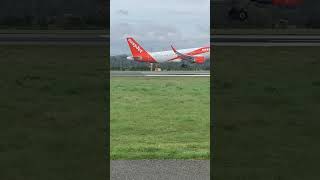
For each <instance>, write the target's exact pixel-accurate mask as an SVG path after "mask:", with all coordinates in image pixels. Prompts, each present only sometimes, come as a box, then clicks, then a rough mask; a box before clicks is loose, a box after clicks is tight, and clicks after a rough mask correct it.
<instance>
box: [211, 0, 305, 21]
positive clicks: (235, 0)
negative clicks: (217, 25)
mask: <svg viewBox="0 0 320 180" xmlns="http://www.w3.org/2000/svg"><path fill="white" fill-rule="evenodd" d="M223 1H224V0H219V1H218V0H217V2H223ZM226 1H227V0H226ZM213 2H214V1H213ZM227 2H229V3H231V4H232V7H231V9H230V10H229V17H230V18H231V19H235V20H240V21H245V20H246V19H247V18H248V11H247V9H248V6H249V5H250V4H252V3H253V4H254V5H255V6H257V7H265V6H268V5H269V6H274V7H284V8H296V7H298V6H300V5H302V4H303V0H248V1H247V2H246V3H245V4H244V3H241V2H240V0H229V1H227ZM242 2H243V1H242Z"/></svg>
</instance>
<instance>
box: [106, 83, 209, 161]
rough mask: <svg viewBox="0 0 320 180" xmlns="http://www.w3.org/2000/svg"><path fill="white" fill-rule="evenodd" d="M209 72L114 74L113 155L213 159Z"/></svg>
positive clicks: (123, 156) (120, 157)
mask: <svg viewBox="0 0 320 180" xmlns="http://www.w3.org/2000/svg"><path fill="white" fill-rule="evenodd" d="M209 87H210V82H209V78H201V77H200V78H188V77H187V78H184V77H180V78H179V77H178V78H145V77H138V78H137V77H133V78H124V77H118V78H116V77H113V78H112V79H111V95H110V98H111V124H110V127H111V159H209V154H210V153H209V150H210V149H209V136H210V131H209V129H210V127H209V125H210V117H209V113H210V111H209V110H210V92H209V90H210V88H209Z"/></svg>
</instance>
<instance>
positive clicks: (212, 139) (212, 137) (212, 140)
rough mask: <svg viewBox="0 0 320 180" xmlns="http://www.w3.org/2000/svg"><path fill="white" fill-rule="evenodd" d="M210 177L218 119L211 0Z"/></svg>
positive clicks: (212, 170)
mask: <svg viewBox="0 0 320 180" xmlns="http://www.w3.org/2000/svg"><path fill="white" fill-rule="evenodd" d="M209 26H210V28H209V29H210V179H211V180H213V179H214V178H213V174H214V169H213V160H214V149H215V139H216V138H215V125H216V119H215V118H214V89H213V86H214V78H213V77H214V74H213V73H214V53H213V51H214V50H213V48H214V47H213V45H212V43H213V42H212V41H211V40H212V33H211V32H212V29H213V2H212V0H210V25H209Z"/></svg>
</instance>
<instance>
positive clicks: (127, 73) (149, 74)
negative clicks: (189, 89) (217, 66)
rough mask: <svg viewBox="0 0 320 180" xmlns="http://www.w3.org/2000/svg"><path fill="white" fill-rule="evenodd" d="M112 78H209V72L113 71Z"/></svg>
mask: <svg viewBox="0 0 320 180" xmlns="http://www.w3.org/2000/svg"><path fill="white" fill-rule="evenodd" d="M110 75H111V77H209V76H210V72H209V71H160V72H156V71H111V72H110Z"/></svg>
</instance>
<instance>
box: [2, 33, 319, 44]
mask: <svg viewBox="0 0 320 180" xmlns="http://www.w3.org/2000/svg"><path fill="white" fill-rule="evenodd" d="M109 40H110V37H109V35H105V34H88V33H87V34H5V33H2V34H0V44H49V45H50V44H54V45H109ZM210 41H211V45H214V46H320V35H310V36H309V35H211V38H210Z"/></svg>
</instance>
